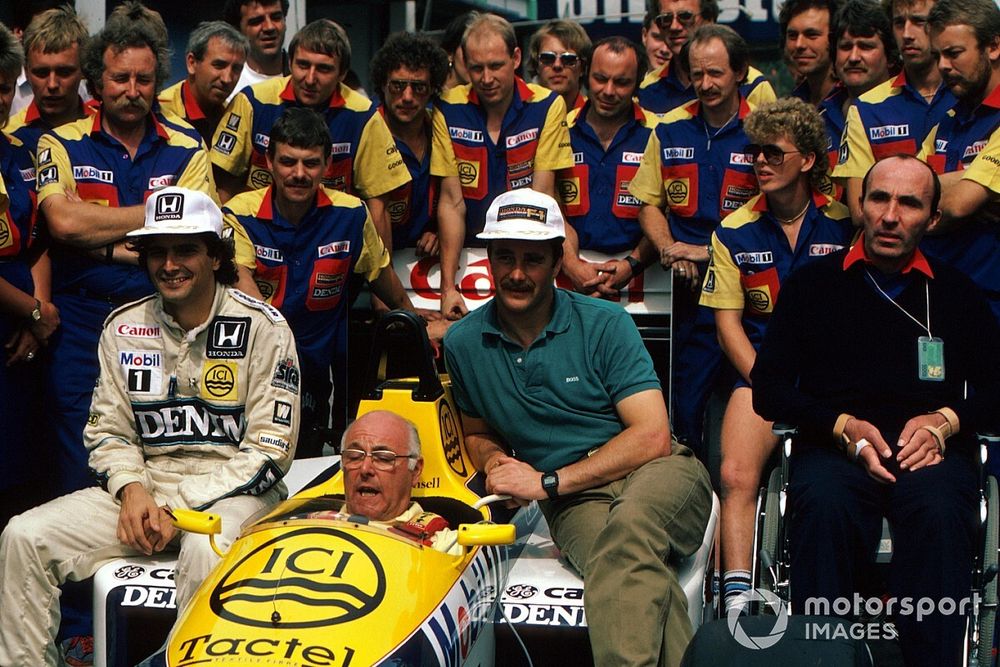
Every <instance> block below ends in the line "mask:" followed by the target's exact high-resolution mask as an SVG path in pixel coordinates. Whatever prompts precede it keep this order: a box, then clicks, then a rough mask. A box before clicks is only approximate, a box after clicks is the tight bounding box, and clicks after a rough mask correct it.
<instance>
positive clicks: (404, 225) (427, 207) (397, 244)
mask: <svg viewBox="0 0 1000 667" xmlns="http://www.w3.org/2000/svg"><path fill="white" fill-rule="evenodd" d="M378 109H379V113H380V114H381V115H382V116H383V117H384V116H385V108H384V107H382V106H379V108H378ZM425 120H426V123H425V125H424V127H425V129H426V130H427V150H426V151H425V152H424V157H423V159H417V156H416V155H414V153H413V151H411V150H410V147H409V146H407V145H406V142H404V141H403V140H401V139H396V148H397V149H398V150H399V154H400V155H401V156H403V164H405V165H406V170H407V171H408V172H410V182H409V183H407V184H406V185H404V186H403V187H401V188H397V189H395V190H393V191H392V192H390V193H389V194H388V195H387V196H386V200H387V201H386V206H385V210H386V214H387V215H388V216H389V223H390V224H391V225H392V247H393V248H394V249H395V248H413V247H416V245H417V241H419V240H420V236H421V235H422V234H423V233H424V232H425V231H428V230H431V231H436V230H437V226H436V225H432V224H431V222H432V221H433V220H434V219H435V216H436V215H437V196H438V193H439V190H440V188H439V185H440V182H441V179H440V178H437V177H432V176H431V114H430V111H429V110H428V113H427V118H426V119H425Z"/></svg>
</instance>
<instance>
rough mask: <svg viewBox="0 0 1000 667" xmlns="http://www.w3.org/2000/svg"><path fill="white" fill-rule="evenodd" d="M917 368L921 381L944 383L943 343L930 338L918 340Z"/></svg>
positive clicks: (922, 337)
mask: <svg viewBox="0 0 1000 667" xmlns="http://www.w3.org/2000/svg"><path fill="white" fill-rule="evenodd" d="M917 367H918V372H917V375H918V377H919V378H920V379H921V380H928V381H930V382H944V341H943V340H941V339H940V338H936V337H933V338H932V337H930V336H921V337H920V338H918V339H917Z"/></svg>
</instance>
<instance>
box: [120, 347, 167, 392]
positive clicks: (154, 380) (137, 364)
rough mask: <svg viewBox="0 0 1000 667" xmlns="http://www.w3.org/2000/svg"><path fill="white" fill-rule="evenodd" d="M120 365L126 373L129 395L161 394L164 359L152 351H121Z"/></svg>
mask: <svg viewBox="0 0 1000 667" xmlns="http://www.w3.org/2000/svg"><path fill="white" fill-rule="evenodd" d="M118 363H119V364H120V365H121V367H122V370H123V371H124V373H125V381H126V384H127V386H128V391H129V393H132V394H159V393H160V390H161V387H162V386H163V370H162V368H161V365H162V363H163V357H162V355H161V354H160V353H159V352H154V351H151V350H138V351H132V350H121V351H119V353H118Z"/></svg>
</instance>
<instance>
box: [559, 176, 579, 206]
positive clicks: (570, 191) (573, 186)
mask: <svg viewBox="0 0 1000 667" xmlns="http://www.w3.org/2000/svg"><path fill="white" fill-rule="evenodd" d="M559 196H560V198H562V200H563V201H564V202H575V201H576V200H577V197H579V196H580V188H579V186H578V184H577V180H576V179H575V178H574V179H562V180H560V181H559Z"/></svg>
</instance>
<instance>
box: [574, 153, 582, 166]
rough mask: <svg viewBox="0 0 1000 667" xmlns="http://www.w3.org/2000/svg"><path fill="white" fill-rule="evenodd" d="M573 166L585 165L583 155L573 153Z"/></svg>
mask: <svg viewBox="0 0 1000 667" xmlns="http://www.w3.org/2000/svg"><path fill="white" fill-rule="evenodd" d="M573 164H583V153H573Z"/></svg>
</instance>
